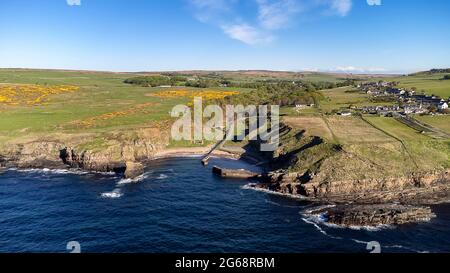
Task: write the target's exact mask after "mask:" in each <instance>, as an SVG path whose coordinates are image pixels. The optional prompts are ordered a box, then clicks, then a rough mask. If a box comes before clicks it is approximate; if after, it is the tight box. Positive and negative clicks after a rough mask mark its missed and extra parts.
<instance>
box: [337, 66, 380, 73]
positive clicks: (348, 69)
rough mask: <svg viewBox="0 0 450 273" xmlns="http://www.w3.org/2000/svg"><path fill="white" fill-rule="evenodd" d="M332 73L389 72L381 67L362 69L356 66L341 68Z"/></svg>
mask: <svg viewBox="0 0 450 273" xmlns="http://www.w3.org/2000/svg"><path fill="white" fill-rule="evenodd" d="M331 71H335V72H345V73H383V72H386V71H387V70H386V69H384V68H379V67H369V68H361V67H355V66H339V67H336V68H335V69H332V70H331Z"/></svg>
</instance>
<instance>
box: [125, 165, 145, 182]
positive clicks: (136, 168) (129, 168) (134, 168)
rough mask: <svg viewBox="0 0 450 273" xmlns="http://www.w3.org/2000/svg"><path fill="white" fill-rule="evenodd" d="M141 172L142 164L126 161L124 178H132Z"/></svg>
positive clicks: (142, 169) (142, 171) (142, 170)
mask: <svg viewBox="0 0 450 273" xmlns="http://www.w3.org/2000/svg"><path fill="white" fill-rule="evenodd" d="M142 174H144V165H142V164H141V163H136V162H131V161H128V162H127V163H126V170H125V174H124V175H125V178H127V179H133V178H136V177H138V176H140V175H142Z"/></svg>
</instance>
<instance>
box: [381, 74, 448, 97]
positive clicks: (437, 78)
mask: <svg viewBox="0 0 450 273" xmlns="http://www.w3.org/2000/svg"><path fill="white" fill-rule="evenodd" d="M444 75H446V74H433V75H415V76H403V77H397V78H386V79H385V80H386V81H398V82H400V85H399V86H400V87H404V88H413V87H415V88H417V91H418V92H424V93H425V94H428V95H436V96H440V97H443V98H449V97H450V80H442V78H443V77H444Z"/></svg>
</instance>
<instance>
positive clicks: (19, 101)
mask: <svg viewBox="0 0 450 273" xmlns="http://www.w3.org/2000/svg"><path fill="white" fill-rule="evenodd" d="M78 89H79V87H77V86H72V85H55V86H47V85H31V84H26V85H0V103H3V104H8V105H38V104H41V103H43V102H44V101H46V100H47V99H48V97H49V96H51V95H57V94H65V93H70V92H75V91H77V90H78Z"/></svg>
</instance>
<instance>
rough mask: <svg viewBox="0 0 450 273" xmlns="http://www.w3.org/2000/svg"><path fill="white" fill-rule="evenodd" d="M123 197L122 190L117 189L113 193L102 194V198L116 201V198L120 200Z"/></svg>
mask: <svg viewBox="0 0 450 273" xmlns="http://www.w3.org/2000/svg"><path fill="white" fill-rule="evenodd" d="M122 196H123V193H122V191H121V190H120V189H115V190H113V191H112V192H105V193H102V197H103V198H111V199H116V198H120V197H122Z"/></svg>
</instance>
